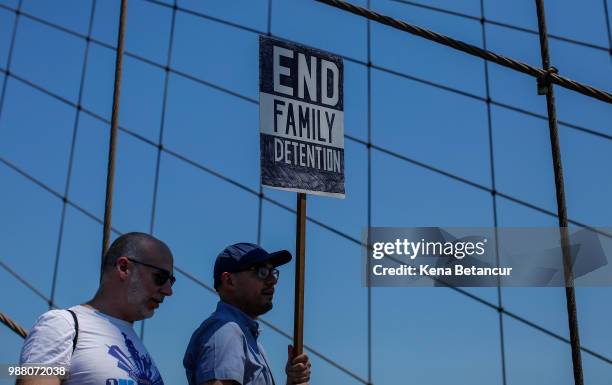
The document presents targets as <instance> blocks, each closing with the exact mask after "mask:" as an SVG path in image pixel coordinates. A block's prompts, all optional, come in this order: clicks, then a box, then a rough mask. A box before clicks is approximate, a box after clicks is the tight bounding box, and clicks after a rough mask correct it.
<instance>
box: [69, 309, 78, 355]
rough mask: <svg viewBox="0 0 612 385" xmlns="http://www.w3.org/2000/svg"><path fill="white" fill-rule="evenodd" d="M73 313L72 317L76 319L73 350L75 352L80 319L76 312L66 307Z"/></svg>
mask: <svg viewBox="0 0 612 385" xmlns="http://www.w3.org/2000/svg"><path fill="white" fill-rule="evenodd" d="M66 310H67V311H68V312H69V313H70V314H71V315H72V318H73V319H74V331H75V333H74V338H73V339H72V352H73V353H74V349H76V345H77V340H78V339H79V319H78V318H77V316H76V314H75V313H74V312H73V311H72V310H70V309H66Z"/></svg>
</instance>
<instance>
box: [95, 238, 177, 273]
mask: <svg viewBox="0 0 612 385" xmlns="http://www.w3.org/2000/svg"><path fill="white" fill-rule="evenodd" d="M152 242H154V243H161V244H163V242H161V241H160V240H159V239H157V238H155V237H153V236H151V235H149V234H146V233H139V232H131V233H126V234H123V235H121V236H119V237H118V238H117V239H115V241H114V242H113V243H112V244H111V245H110V247H109V248H108V250H107V251H106V253H105V254H104V270H105V271H106V270H107V269H108V268H111V267H113V266H115V263H116V262H117V259H118V258H119V257H121V256H130V257H134V258H139V257H140V255H141V253H142V252H143V251H144V249H145V248H146V246H147V245H150V244H151V243H152ZM164 246H165V245H164Z"/></svg>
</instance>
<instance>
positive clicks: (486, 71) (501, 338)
mask: <svg viewBox="0 0 612 385" xmlns="http://www.w3.org/2000/svg"><path fill="white" fill-rule="evenodd" d="M485 23H486V19H485V9H484V0H480V27H481V32H482V48H483V49H485V50H486V49H487V32H486V25H485ZM483 62H484V77H485V90H486V105H487V127H488V132H489V164H490V167H491V202H492V204H493V230H494V236H495V259H496V263H497V266H498V267H499V242H498V239H499V238H498V232H497V226H498V223H497V188H496V184H495V157H494V151H493V122H492V118H491V88H490V80H489V63H488V62H487V61H486V60H483ZM497 310H498V311H497V314H498V323H499V348H500V357H501V369H502V384H503V385H506V349H505V344H504V317H503V311H502V310H503V302H502V293H501V281H500V278H499V277H497Z"/></svg>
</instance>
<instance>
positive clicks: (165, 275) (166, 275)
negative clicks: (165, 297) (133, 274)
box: [127, 257, 176, 286]
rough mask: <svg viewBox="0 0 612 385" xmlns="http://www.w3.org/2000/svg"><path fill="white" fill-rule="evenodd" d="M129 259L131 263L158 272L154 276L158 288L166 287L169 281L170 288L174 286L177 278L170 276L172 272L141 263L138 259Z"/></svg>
mask: <svg viewBox="0 0 612 385" xmlns="http://www.w3.org/2000/svg"><path fill="white" fill-rule="evenodd" d="M127 259H128V261H130V262H134V263H137V264H139V265H143V266H146V267H150V268H152V269H155V270H157V272H156V273H154V274H153V279H154V280H155V284H156V285H157V286H164V285H165V284H166V282H168V280H170V286H172V285H174V282H176V277H175V276H174V275H172V274H170V272H169V271H168V270H166V269H162V268H161V267H157V266H153V265H150V264H148V263H144V262H140V261H138V260H136V259H132V258H129V257H127Z"/></svg>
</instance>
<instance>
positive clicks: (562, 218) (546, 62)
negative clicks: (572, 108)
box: [535, 0, 583, 385]
mask: <svg viewBox="0 0 612 385" xmlns="http://www.w3.org/2000/svg"><path fill="white" fill-rule="evenodd" d="M535 3H536V10H537V14H538V30H539V32H540V53H541V55H542V68H543V69H544V71H546V72H547V75H550V74H552V73H556V69H555V68H554V67H551V66H550V55H549V52H548V37H547V30H546V16H545V14H544V0H535ZM538 92H539V93H540V94H543V93H544V94H546V107H547V110H548V128H549V133H550V147H551V151H552V158H553V168H554V171H555V191H556V195H557V196H556V198H557V212H558V215H559V232H560V235H561V249H562V251H563V268H564V269H563V272H564V275H565V298H566V301H567V318H568V326H569V332H570V343H571V346H572V366H573V370H574V384H575V385H583V375H582V357H581V356H580V336H579V332H578V314H577V311H576V294H575V292H574V273H573V271H572V262H571V251H570V243H569V234H568V228H567V226H568V222H567V207H566V205H565V187H564V183H563V165H562V160H561V147H560V145H559V131H558V128H557V111H556V107H555V94H554V88H553V85H552V82H551V81H550V76H544V77H542V78H539V79H538Z"/></svg>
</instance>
